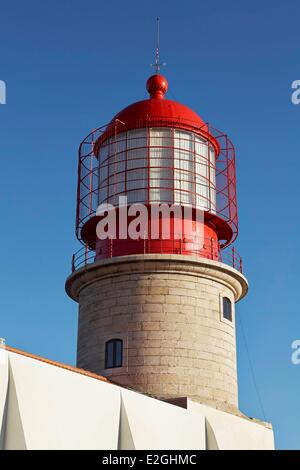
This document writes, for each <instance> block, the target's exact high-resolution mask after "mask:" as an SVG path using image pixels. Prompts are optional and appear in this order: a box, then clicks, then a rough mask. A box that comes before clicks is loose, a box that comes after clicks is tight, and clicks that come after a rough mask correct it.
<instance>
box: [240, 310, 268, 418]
mask: <svg viewBox="0 0 300 470" xmlns="http://www.w3.org/2000/svg"><path fill="white" fill-rule="evenodd" d="M238 318H239V320H240V325H241V330H242V335H243V338H244V342H245V347H246V352H247V356H248V362H249V366H250V371H251V375H252V380H253V384H254V388H255V391H256V394H257V398H258V402H259V406H260V409H261V412H262V415H263V418H264V421H267V418H266V413H265V409H264V406H263V402H262V398H261V395H260V392H259V389H258V385H257V382H256V378H255V373H254V368H253V364H252V360H251V356H250V351H249V348H248V343H247V340H246V335H245V331H244V326H243V321H242V317H241V315H238Z"/></svg>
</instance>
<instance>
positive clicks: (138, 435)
mask: <svg viewBox="0 0 300 470" xmlns="http://www.w3.org/2000/svg"><path fill="white" fill-rule="evenodd" d="M1 429H2V433H1V439H0V449H33V450H34V449H109V450H114V449H123V450H129V449H183V450H187V449H195V450H197V449H205V448H208V449H273V448H274V441H273V433H272V431H271V430H270V429H267V428H266V427H265V426H262V425H259V424H257V423H254V422H251V421H249V420H247V419H244V418H241V417H237V416H234V415H232V414H229V413H224V412H222V411H218V410H215V409H213V408H210V407H208V406H204V405H200V404H197V403H194V402H192V401H190V400H188V408H187V409H184V408H180V407H177V406H175V405H171V404H168V403H165V402H162V401H160V400H156V399H154V398H150V397H147V396H145V395H142V394H139V393H136V392H133V391H130V390H127V389H125V388H121V387H118V386H115V385H112V384H109V383H105V382H103V381H101V380H97V379H95V378H92V377H88V376H85V375H82V374H79V373H77V372H74V371H70V370H66V369H64V368H62V367H58V366H55V365H52V364H48V363H45V362H42V361H40V360H37V359H33V358H30V357H26V356H24V355H22V354H18V353H14V352H10V351H8V352H7V351H6V350H5V349H2V348H0V430H1Z"/></svg>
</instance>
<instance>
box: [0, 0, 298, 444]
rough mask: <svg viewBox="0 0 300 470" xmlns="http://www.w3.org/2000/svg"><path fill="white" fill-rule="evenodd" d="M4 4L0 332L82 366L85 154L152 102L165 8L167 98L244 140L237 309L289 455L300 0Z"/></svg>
mask: <svg viewBox="0 0 300 470" xmlns="http://www.w3.org/2000/svg"><path fill="white" fill-rule="evenodd" d="M0 13H1V28H0V80H4V81H5V82H6V85H7V104H6V105H0V157H1V170H0V174H1V182H0V197H1V200H0V203H1V228H2V230H1V256H0V260H1V269H0V286H1V291H0V292H1V295H0V336H2V337H5V338H6V339H7V343H8V344H9V345H11V346H14V347H17V348H20V349H24V350H28V351H30V352H32V353H35V354H38V355H42V356H46V357H49V358H51V359H54V360H58V361H62V362H67V363H75V352H76V333H77V305H76V304H75V303H74V302H73V301H71V300H70V299H69V298H68V297H67V295H66V294H65V292H64V282H65V279H66V277H67V275H68V274H69V272H70V268H71V255H72V252H73V251H75V250H76V249H77V248H78V243H77V242H76V240H75V236H74V221H75V202H76V172H77V148H78V145H79V143H80V141H81V140H82V139H83V138H84V137H85V136H86V135H87V134H88V133H89V132H90V131H91V129H92V128H95V127H98V126H100V125H103V124H105V123H107V122H108V121H109V120H110V119H111V117H112V116H113V115H114V114H115V113H116V112H117V111H119V110H120V109H122V108H123V107H124V106H126V105H127V104H129V103H131V102H133V101H137V100H139V99H144V98H145V97H146V96H147V94H146V90H145V81H146V79H147V77H148V76H149V75H150V74H151V73H152V72H153V70H151V69H150V67H149V63H150V62H152V61H153V59H154V58H153V55H154V45H155V18H156V16H157V15H159V16H160V17H161V58H162V60H164V61H166V62H167V67H166V68H165V70H164V74H165V75H166V77H167V78H168V81H169V93H168V97H169V98H170V99H176V100H178V101H181V102H183V103H184V104H186V105H189V106H190V107H192V108H193V109H194V110H195V111H197V112H198V113H199V114H200V115H201V116H202V118H203V119H204V120H207V121H209V122H211V123H212V124H213V125H215V126H216V127H218V128H220V129H222V130H224V131H226V132H227V133H228V134H229V136H230V137H231V138H232V140H233V142H234V143H235V146H236V151H237V173H238V203H239V217H240V235H239V239H238V242H237V245H236V246H237V249H238V251H239V252H240V253H241V255H242V256H243V259H244V269H245V274H246V276H247V277H248V279H249V283H250V291H249V295H248V296H247V297H246V299H244V300H243V301H242V302H241V303H240V304H238V306H237V317H238V331H237V335H238V339H237V342H238V363H239V386H240V388H239V390H240V408H241V409H242V411H244V412H245V413H246V414H248V415H250V416H254V417H257V418H261V419H264V416H265V419H266V420H269V421H271V422H272V423H273V426H274V430H275V436H276V445H277V447H278V448H297V449H300V431H299V422H300V411H299V394H300V365H298V366H296V365H292V363H291V352H292V350H291V343H292V341H293V340H295V339H300V307H299V303H300V302H299V293H300V288H299V266H300V256H299V229H300V220H299V193H298V191H299V181H300V180H299V173H300V105H298V106H295V105H293V104H292V103H291V98H290V96H291V83H292V81H294V80H296V79H300V59H299V57H300V56H299V42H300V41H299V36H300V32H299V17H300V3H299V1H297V0H287V1H285V2H274V1H270V0H264V1H258V0H253V1H252V2H245V1H237V0H234V1H230V0H228V1H226V2H225V1H223V0H222V1H221V0H210V1H209V2H200V1H198V0H197V1H196V0H194V1H189V0H186V1H184V2H175V1H174V0H172V1H170V0H165V1H164V2H162V1H157V0H153V1H152V2H146V1H141V0H140V1H130V0H129V1H126V2H125V1H120V0H115V1H114V2H109V1H100V0H98V1H96V0H86V1H85V2H83V1H79V0H72V1H71V0H68V1H67V0H64V1H58V0H51V1H44V2H41V1H38V0H26V1H22V0H19V1H16V0H10V1H9V2H2V4H1V12H0ZM241 324H242V325H243V329H244V333H245V338H246V344H247V346H248V350H249V354H250V359H251V364H252V368H251V366H250V364H249V358H248V354H247V347H246V345H245V340H244V337H243V335H242V331H241ZM252 369H253V371H254V378H253V374H252V372H251V370H252ZM254 383H256V387H255V385H254ZM258 393H259V395H260V398H261V403H262V406H261V404H260V400H259V398H258ZM262 408H263V410H262Z"/></svg>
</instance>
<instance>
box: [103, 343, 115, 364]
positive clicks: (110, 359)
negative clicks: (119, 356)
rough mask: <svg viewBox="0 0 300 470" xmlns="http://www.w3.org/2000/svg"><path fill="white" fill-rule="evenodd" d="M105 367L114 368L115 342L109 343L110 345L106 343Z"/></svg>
mask: <svg viewBox="0 0 300 470" xmlns="http://www.w3.org/2000/svg"><path fill="white" fill-rule="evenodd" d="M105 367H106V368H107V369H110V368H111V367H114V342H113V341H109V342H108V343H106V361H105Z"/></svg>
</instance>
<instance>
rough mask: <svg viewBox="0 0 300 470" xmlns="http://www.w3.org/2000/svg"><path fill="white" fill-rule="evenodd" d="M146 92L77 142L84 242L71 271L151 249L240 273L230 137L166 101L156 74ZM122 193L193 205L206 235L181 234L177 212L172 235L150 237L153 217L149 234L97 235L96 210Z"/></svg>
mask: <svg viewBox="0 0 300 470" xmlns="http://www.w3.org/2000/svg"><path fill="white" fill-rule="evenodd" d="M147 90H148V92H149V98H148V99H146V100H143V101H138V102H136V103H133V104H131V105H129V106H128V107H127V108H125V109H123V110H122V111H120V112H119V113H118V114H117V115H116V116H115V117H114V118H113V119H112V120H111V122H110V123H109V124H108V125H106V126H103V127H101V128H99V129H97V130H95V131H93V132H92V133H91V134H90V135H88V136H87V137H86V138H85V139H84V141H83V142H82V143H81V145H80V148H79V167H78V191H77V216H76V234H77V238H78V239H79V240H80V242H81V243H82V244H83V245H84V247H83V248H82V249H81V250H79V251H78V252H77V253H76V254H75V255H74V257H73V270H74V269H76V268H77V267H80V266H82V265H84V264H86V263H90V262H94V261H95V260H98V259H104V258H109V257H116V256H122V255H130V254H147V253H149V254H150V253H162V254H183V255H194V256H198V257H204V258H209V259H213V260H219V261H223V262H227V263H229V264H231V265H232V266H233V267H235V268H237V269H239V270H241V259H240V257H239V256H238V254H237V253H236V251H235V250H234V248H232V247H230V249H229V248H228V247H229V246H230V245H231V244H232V243H233V242H234V240H235V238H236V236H237V233H238V217H237V204H236V174H235V155H234V147H233V144H232V142H231V141H230V140H229V138H228V137H227V135H226V134H224V133H223V132H220V131H218V130H217V129H215V128H213V127H212V126H210V125H209V124H208V123H206V122H205V121H203V120H202V119H201V118H200V117H199V116H198V114H196V113H195V112H194V111H193V110H191V109H190V108H188V107H187V106H185V105H183V104H181V103H178V102H176V101H172V100H168V99H166V97H165V95H166V93H167V90H168V82H167V80H166V78H165V77H163V76H162V75H159V74H156V75H153V76H151V77H150V78H149V79H148V81H147ZM120 196H126V197H127V203H128V205H130V204H133V203H141V204H144V205H145V206H147V207H149V208H150V207H151V206H152V205H153V204H168V205H169V206H172V205H174V204H176V205H179V206H182V207H189V208H191V209H192V211H191V214H192V215H191V218H192V220H191V222H192V224H193V226H195V225H197V224H202V225H203V226H202V227H201V229H202V233H203V237H202V239H201V240H198V239H197V237H195V236H194V235H191V233H190V232H189V231H186V230H185V229H184V228H183V230H182V236H181V237H180V238H179V239H178V237H176V236H175V235H176V233H175V227H176V220H175V219H176V215H173V219H172V224H171V231H170V235H169V237H168V238H167V239H166V238H165V237H163V236H162V233H160V236H159V237H158V239H157V238H156V239H152V238H151V220H150V218H149V224H148V233H147V234H145V236H142V237H140V238H139V239H134V240H133V239H128V238H127V239H123V238H122V237H120V236H119V233H117V235H116V238H115V239H106V240H99V239H98V238H97V235H96V226H97V223H98V222H99V216H98V215H97V214H96V210H97V207H98V206H99V205H100V204H105V203H108V204H113V205H114V206H117V203H118V199H119V197H120ZM199 211H200V212H201V213H202V214H203V218H202V222H199V219H198V218H197V217H196V215H197V213H198V212H199ZM149 213H150V212H149ZM129 222H130V217H128V223H129ZM196 228H197V227H196Z"/></svg>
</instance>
